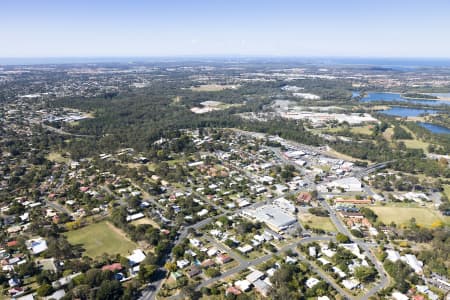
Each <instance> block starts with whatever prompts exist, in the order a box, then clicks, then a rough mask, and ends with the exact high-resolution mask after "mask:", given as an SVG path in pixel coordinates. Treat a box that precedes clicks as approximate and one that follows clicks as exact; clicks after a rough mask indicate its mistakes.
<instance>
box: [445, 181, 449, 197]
mask: <svg viewBox="0 0 450 300" xmlns="http://www.w3.org/2000/svg"><path fill="white" fill-rule="evenodd" d="M444 194H445V195H446V196H447V198H448V199H450V185H448V184H445V185H444Z"/></svg>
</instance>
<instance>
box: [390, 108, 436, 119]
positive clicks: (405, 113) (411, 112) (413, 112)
mask: <svg viewBox="0 0 450 300" xmlns="http://www.w3.org/2000/svg"><path fill="white" fill-rule="evenodd" d="M437 112H438V111H437V110H432V109H421V108H408V107H392V108H389V109H386V110H383V111H381V113H382V114H385V115H388V116H395V117H419V116H421V115H429V114H435V113H437Z"/></svg>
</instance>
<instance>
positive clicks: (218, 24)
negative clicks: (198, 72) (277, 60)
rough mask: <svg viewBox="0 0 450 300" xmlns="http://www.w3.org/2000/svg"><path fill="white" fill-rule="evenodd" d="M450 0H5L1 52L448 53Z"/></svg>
mask: <svg viewBox="0 0 450 300" xmlns="http://www.w3.org/2000/svg"><path fill="white" fill-rule="evenodd" d="M449 37H450V1H448V0H409V1H406V0H389V1H387V0H373V1H368V0H358V1H356V0H307V1H306V0H271V1H269V0H222V1H219V0H160V1H155V0H147V1H144V0H142V1H141V0H127V1H125V0H122V1H116V0H107V1H106V0H89V1H86V0H73V1H65V0H53V1H51V0H28V1H25V0H2V1H0V57H120V56H123V57H127V56H134V57H139V56H143V57H151V56H298V57H300V56H301V57H308V56H312V57H324V56H333V57H340V56H343V57H355V56H357V57H405V58H411V57H428V58H450V38H449Z"/></svg>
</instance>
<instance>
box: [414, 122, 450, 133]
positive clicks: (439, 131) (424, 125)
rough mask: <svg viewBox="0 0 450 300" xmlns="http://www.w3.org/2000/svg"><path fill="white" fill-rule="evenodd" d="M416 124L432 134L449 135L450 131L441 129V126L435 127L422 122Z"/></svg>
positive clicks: (444, 128)
mask: <svg viewBox="0 0 450 300" xmlns="http://www.w3.org/2000/svg"><path fill="white" fill-rule="evenodd" d="M418 124H419V125H420V126H422V127H423V128H425V129H428V130H429V131H431V132H432V133H437V134H450V129H448V128H446V127H443V126H439V125H435V124H431V123H422V122H419V123H418Z"/></svg>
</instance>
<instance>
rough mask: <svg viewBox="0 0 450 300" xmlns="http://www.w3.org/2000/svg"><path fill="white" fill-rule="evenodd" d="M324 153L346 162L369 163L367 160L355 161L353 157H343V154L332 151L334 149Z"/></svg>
mask: <svg viewBox="0 0 450 300" xmlns="http://www.w3.org/2000/svg"><path fill="white" fill-rule="evenodd" d="M326 153H327V154H328V155H330V156H333V157H336V158H340V159H343V160H348V161H357V160H358V161H366V162H370V161H368V160H364V159H357V158H354V157H352V156H349V155H345V154H343V153H340V152H337V151H336V150H334V149H332V148H330V150H328V151H326Z"/></svg>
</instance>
